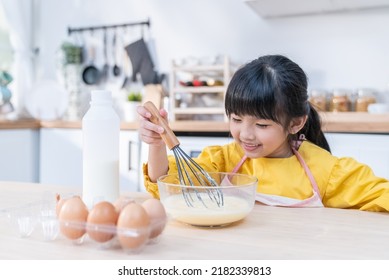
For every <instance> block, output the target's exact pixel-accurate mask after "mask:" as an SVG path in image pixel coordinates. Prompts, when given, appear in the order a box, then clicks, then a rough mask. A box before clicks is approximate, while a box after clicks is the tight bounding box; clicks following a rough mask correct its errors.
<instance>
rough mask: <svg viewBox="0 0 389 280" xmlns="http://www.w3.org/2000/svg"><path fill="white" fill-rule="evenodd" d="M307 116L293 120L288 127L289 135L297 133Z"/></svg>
mask: <svg viewBox="0 0 389 280" xmlns="http://www.w3.org/2000/svg"><path fill="white" fill-rule="evenodd" d="M307 119H308V115H305V116H303V117H298V118H293V119H292V121H291V122H290V125H289V133H290V134H296V133H297V132H299V131H300V130H301V129H302V128H303V127H304V125H305V123H306V122H307Z"/></svg>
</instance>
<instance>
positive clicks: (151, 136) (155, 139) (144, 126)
mask: <svg viewBox="0 0 389 280" xmlns="http://www.w3.org/2000/svg"><path fill="white" fill-rule="evenodd" d="M137 113H138V114H139V116H140V122H139V124H140V125H139V137H140V139H141V140H142V141H143V142H145V143H146V144H149V145H153V146H162V145H163V146H165V142H164V141H163V140H162V138H161V135H160V134H161V133H163V132H164V129H163V127H162V126H159V125H156V124H154V123H152V122H151V121H150V119H149V118H150V117H151V114H150V112H149V111H147V109H146V108H145V107H144V106H138V107H137ZM159 113H160V114H161V116H162V117H163V118H164V119H166V120H167V112H166V110H165V109H160V110H159Z"/></svg>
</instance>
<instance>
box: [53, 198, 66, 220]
mask: <svg viewBox="0 0 389 280" xmlns="http://www.w3.org/2000/svg"><path fill="white" fill-rule="evenodd" d="M55 198H56V199H57V204H56V206H55V213H56V214H57V217H59V212H60V211H61V208H62V205H63V203H64V202H65V201H66V198H61V196H60V195H59V194H58V193H57V195H56V197H55Z"/></svg>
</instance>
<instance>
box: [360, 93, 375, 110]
mask: <svg viewBox="0 0 389 280" xmlns="http://www.w3.org/2000/svg"><path fill="white" fill-rule="evenodd" d="M373 103H376V98H375V93H374V90H372V89H359V90H358V91H357V100H356V104H355V111H356V112H367V107H368V106H369V105H370V104H373Z"/></svg>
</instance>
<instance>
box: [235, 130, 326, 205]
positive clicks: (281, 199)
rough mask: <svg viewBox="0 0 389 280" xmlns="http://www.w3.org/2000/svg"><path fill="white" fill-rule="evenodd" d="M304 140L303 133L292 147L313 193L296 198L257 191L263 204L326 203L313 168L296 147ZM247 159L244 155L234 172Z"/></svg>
mask: <svg viewBox="0 0 389 280" xmlns="http://www.w3.org/2000/svg"><path fill="white" fill-rule="evenodd" d="M302 140H305V137H304V136H303V135H302V137H300V141H296V143H295V147H292V151H293V154H294V155H295V156H296V157H297V159H298V161H299V162H300V164H301V166H302V167H303V168H304V170H305V173H306V174H307V176H308V178H309V181H310V182H311V185H312V191H313V195H312V196H311V197H310V198H307V199H303V200H300V199H295V198H289V197H286V196H279V195H270V194H263V193H256V194H255V200H256V201H259V202H261V203H263V204H266V205H270V206H284V207H324V205H323V203H322V201H321V197H320V191H319V187H318V186H317V183H316V180H315V178H314V177H313V175H312V172H311V170H309V167H308V166H307V164H306V163H305V161H304V159H303V157H302V156H301V154H300V153H299V152H298V151H297V149H296V148H298V147H299V146H300V145H301V142H302ZM246 159H247V156H246V155H244V156H243V157H242V159H241V160H240V162H239V163H238V164H237V165H236V166H235V167H234V169H233V170H232V173H236V172H237V171H238V170H239V168H240V167H241V166H242V165H243V163H244V162H245V161H246Z"/></svg>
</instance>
